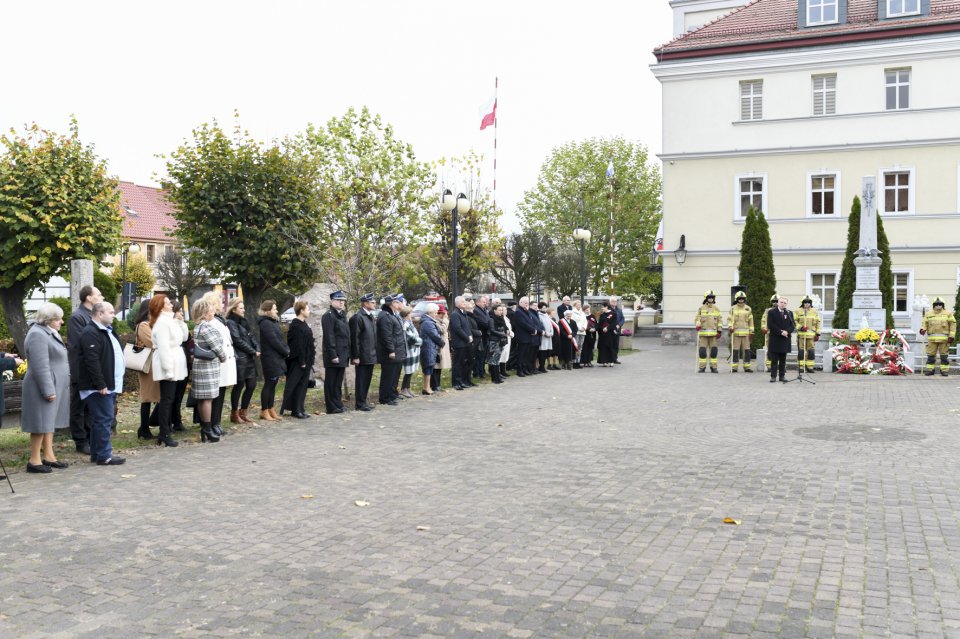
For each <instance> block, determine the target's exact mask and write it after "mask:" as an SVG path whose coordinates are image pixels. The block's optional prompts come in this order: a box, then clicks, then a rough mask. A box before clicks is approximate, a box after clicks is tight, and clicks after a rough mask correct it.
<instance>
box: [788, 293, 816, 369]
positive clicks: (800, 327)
mask: <svg viewBox="0 0 960 639" xmlns="http://www.w3.org/2000/svg"><path fill="white" fill-rule="evenodd" d="M794 319H795V320H796V321H797V365H798V366H799V367H800V369H801V370H805V371H807V372H808V373H812V372H813V369H814V367H816V365H817V351H816V346H815V344H816V342H818V341H819V340H820V313H818V312H817V309H815V308H813V300H811V299H810V297H809V296H807V297H805V298H803V301H802V302H801V303H800V308H799V309H798V310H797V312H796V313H794Z"/></svg>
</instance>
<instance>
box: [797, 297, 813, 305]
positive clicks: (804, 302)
mask: <svg viewBox="0 0 960 639" xmlns="http://www.w3.org/2000/svg"><path fill="white" fill-rule="evenodd" d="M804 304H809V305H810V306H813V300H812V299H810V296H809V295H808V296H807V297H804V298H803V301H802V302H800V306H803V305H804Z"/></svg>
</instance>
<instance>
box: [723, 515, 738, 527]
mask: <svg viewBox="0 0 960 639" xmlns="http://www.w3.org/2000/svg"><path fill="white" fill-rule="evenodd" d="M723 523H725V524H733V525H734V526H739V525H740V520H739V519H733V518H732V517H724V518H723Z"/></svg>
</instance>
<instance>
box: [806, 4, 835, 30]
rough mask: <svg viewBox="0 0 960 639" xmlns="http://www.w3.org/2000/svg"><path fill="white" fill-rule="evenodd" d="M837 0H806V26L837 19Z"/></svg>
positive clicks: (833, 21) (830, 22) (829, 22)
mask: <svg viewBox="0 0 960 639" xmlns="http://www.w3.org/2000/svg"><path fill="white" fill-rule="evenodd" d="M837 2H838V0H807V26H814V25H818V24H833V23H835V22H836V21H837Z"/></svg>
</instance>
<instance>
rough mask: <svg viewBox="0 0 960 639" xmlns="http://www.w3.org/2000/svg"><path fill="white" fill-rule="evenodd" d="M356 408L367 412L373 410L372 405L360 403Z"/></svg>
mask: <svg viewBox="0 0 960 639" xmlns="http://www.w3.org/2000/svg"><path fill="white" fill-rule="evenodd" d="M357 410H362V411H363V412H365V413H366V412H369V411H371V410H373V407H372V406H368V405H367V404H360V405H359V406H357Z"/></svg>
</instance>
